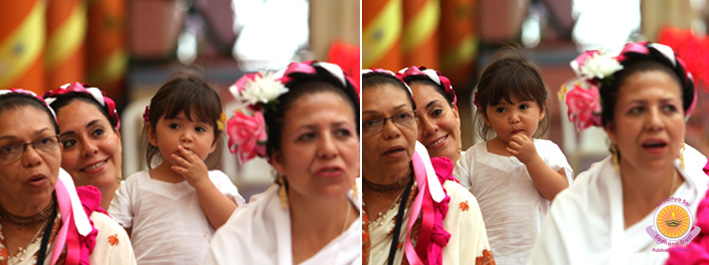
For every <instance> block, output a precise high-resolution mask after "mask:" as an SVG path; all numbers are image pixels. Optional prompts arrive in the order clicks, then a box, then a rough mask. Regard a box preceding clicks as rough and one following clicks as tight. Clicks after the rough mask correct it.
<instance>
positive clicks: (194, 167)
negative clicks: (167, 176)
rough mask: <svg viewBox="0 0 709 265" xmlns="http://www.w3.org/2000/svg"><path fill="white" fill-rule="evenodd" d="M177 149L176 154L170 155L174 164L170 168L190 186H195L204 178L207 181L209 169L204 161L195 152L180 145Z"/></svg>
mask: <svg viewBox="0 0 709 265" xmlns="http://www.w3.org/2000/svg"><path fill="white" fill-rule="evenodd" d="M178 151H179V153H178V154H172V155H171V157H172V161H174V164H173V165H172V166H171V167H170V169H172V171H174V172H175V173H177V174H180V175H182V176H183V177H184V178H185V179H186V180H187V183H188V184H190V186H192V187H195V188H196V187H197V185H199V184H200V183H202V182H203V181H205V180H206V181H207V182H209V170H208V169H207V165H205V164H204V161H202V159H200V158H199V156H197V154H195V153H194V152H192V151H190V150H187V149H185V148H184V147H182V146H178Z"/></svg>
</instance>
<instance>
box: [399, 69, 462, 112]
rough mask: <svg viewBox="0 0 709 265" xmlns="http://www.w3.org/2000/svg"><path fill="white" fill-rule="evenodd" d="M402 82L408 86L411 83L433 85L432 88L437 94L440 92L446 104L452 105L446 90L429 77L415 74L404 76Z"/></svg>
mask: <svg viewBox="0 0 709 265" xmlns="http://www.w3.org/2000/svg"><path fill="white" fill-rule="evenodd" d="M404 82H406V83H407V84H409V86H411V85H413V84H419V85H427V86H432V87H434V90H436V92H438V94H440V95H441V96H443V98H445V99H446V102H448V106H451V107H453V99H452V98H450V96H449V95H446V92H445V91H444V90H443V88H442V87H441V86H439V85H438V84H436V83H435V82H433V81H431V79H428V78H427V77H424V76H420V75H418V76H416V75H415V76H407V77H404Z"/></svg>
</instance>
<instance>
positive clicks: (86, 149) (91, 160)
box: [57, 100, 121, 190]
mask: <svg viewBox="0 0 709 265" xmlns="http://www.w3.org/2000/svg"><path fill="white" fill-rule="evenodd" d="M57 121H58V122H59V129H60V131H61V132H60V133H59V135H60V141H61V143H62V146H63V147H64V150H63V151H62V167H63V168H64V169H65V170H66V171H67V172H69V174H71V176H72V178H73V179H74V182H76V185H77V186H84V185H93V186H96V187H97V188H99V189H100V190H105V189H106V188H110V187H112V186H113V185H116V184H117V180H118V177H119V172H120V171H121V136H120V134H119V133H118V132H114V131H113V128H112V127H111V124H110V123H109V121H108V120H107V119H106V116H104V115H103V114H102V113H101V111H100V110H99V108H98V106H96V105H94V104H91V103H88V102H85V101H82V100H74V101H72V102H71V103H69V104H68V105H66V106H64V107H63V108H61V109H59V111H58V112H57Z"/></svg>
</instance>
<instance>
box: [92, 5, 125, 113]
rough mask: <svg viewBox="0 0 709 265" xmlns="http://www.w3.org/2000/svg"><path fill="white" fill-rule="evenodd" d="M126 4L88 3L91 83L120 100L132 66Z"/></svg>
mask: <svg viewBox="0 0 709 265" xmlns="http://www.w3.org/2000/svg"><path fill="white" fill-rule="evenodd" d="M125 5H126V3H125V1H124V0H89V1H88V5H87V9H88V22H89V25H88V34H87V39H86V41H87V53H86V55H87V57H86V58H87V66H88V68H87V69H88V82H89V83H90V84H91V85H94V86H97V87H99V88H101V89H102V90H103V91H105V92H106V94H107V95H108V96H109V97H111V98H113V99H118V100H119V99H120V98H122V97H123V94H124V90H125V87H124V85H125V76H126V71H127V69H128V52H127V48H126V43H125V36H126V32H125V30H126V6H125Z"/></svg>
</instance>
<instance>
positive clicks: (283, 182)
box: [278, 176, 288, 208]
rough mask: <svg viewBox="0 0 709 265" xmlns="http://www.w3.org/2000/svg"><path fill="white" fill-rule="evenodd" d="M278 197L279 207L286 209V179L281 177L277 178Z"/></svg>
mask: <svg viewBox="0 0 709 265" xmlns="http://www.w3.org/2000/svg"><path fill="white" fill-rule="evenodd" d="M278 184H280V185H279V186H280V187H279V188H278V197H280V198H281V207H283V208H286V207H287V206H288V195H287V194H286V178H285V177H283V176H279V177H278Z"/></svg>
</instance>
